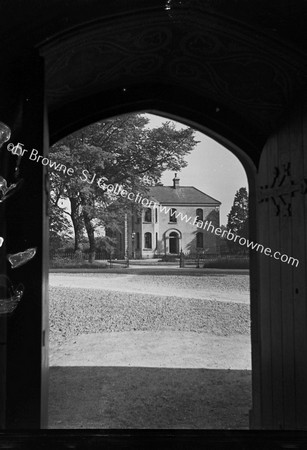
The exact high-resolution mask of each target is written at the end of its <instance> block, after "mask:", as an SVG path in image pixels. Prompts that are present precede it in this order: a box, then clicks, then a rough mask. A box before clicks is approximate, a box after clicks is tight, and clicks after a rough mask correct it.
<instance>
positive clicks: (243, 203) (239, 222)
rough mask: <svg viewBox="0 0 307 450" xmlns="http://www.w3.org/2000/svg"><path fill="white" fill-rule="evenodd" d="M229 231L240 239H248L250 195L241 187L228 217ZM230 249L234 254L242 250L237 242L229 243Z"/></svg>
mask: <svg viewBox="0 0 307 450" xmlns="http://www.w3.org/2000/svg"><path fill="white" fill-rule="evenodd" d="M227 217H228V222H227V229H228V230H231V232H232V233H234V234H235V235H239V236H240V237H245V238H247V237H248V193H247V190H246V188H245V187H241V188H240V189H239V190H238V191H237V192H236V194H235V197H234V201H233V205H232V207H231V209H230V212H229V214H228V215H227ZM227 243H228V246H229V249H230V250H231V251H233V252H236V251H238V250H239V249H241V246H240V244H238V243H237V242H233V241H230V240H228V241H227Z"/></svg>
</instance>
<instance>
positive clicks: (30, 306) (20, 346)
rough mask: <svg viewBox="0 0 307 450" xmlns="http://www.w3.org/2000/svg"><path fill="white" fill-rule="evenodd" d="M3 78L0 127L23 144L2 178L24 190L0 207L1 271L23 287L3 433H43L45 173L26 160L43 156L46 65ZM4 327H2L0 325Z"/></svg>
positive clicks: (32, 58)
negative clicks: (25, 256)
mask: <svg viewBox="0 0 307 450" xmlns="http://www.w3.org/2000/svg"><path fill="white" fill-rule="evenodd" d="M5 70H6V76H5V77H4V76H2V79H1V81H2V83H1V88H0V92H1V94H2V97H1V98H2V101H1V106H0V120H3V121H4V122H6V123H7V124H8V125H9V126H10V127H11V129H12V135H11V139H10V141H9V142H10V143H13V144H15V145H16V144H18V143H20V144H23V148H24V149H26V150H27V151H26V152H24V156H22V157H21V158H20V160H19V163H20V164H19V168H18V171H19V174H17V177H16V176H15V175H16V173H17V171H16V166H17V161H18V157H17V156H15V155H12V154H11V153H10V152H9V151H7V149H6V146H5V148H4V150H2V153H1V167H0V171H1V173H0V175H2V176H5V177H6V178H7V180H9V181H10V182H13V181H14V180H21V179H22V180H23V183H22V185H21V188H20V189H19V190H17V191H16V193H14V194H13V195H12V196H11V197H10V198H8V199H7V201H6V202H5V204H3V205H2V208H1V212H0V214H1V228H2V229H1V232H2V233H4V234H5V248H4V250H5V251H2V253H1V268H2V271H5V272H6V273H7V275H8V276H9V278H10V280H11V282H12V285H13V286H16V285H17V284H19V283H22V284H23V285H24V288H25V290H24V295H23V297H22V299H21V301H20V303H19V305H18V307H17V308H16V310H15V311H14V313H13V314H12V315H11V316H10V317H7V318H4V319H2V322H3V323H2V328H1V329H2V331H1V333H0V336H1V348H2V351H1V355H2V356H0V357H1V358H2V361H1V363H2V364H1V367H2V369H1V373H2V376H1V377H0V383H1V387H0V391H1V392H2V393H3V395H5V398H4V402H0V405H1V406H0V411H1V414H0V417H1V427H2V428H7V429H13V428H15V429H25V428H27V429H30V428H40V427H45V426H46V425H47V406H48V405H47V388H48V380H47V377H48V354H47V344H48V297H47V282H48V279H47V276H48V267H47V261H48V255H47V248H48V246H47V232H48V220H47V215H46V213H47V211H46V205H47V202H46V179H47V178H46V173H45V167H44V166H43V165H42V164H41V163H40V162H37V161H34V160H31V159H30V155H31V152H32V149H36V150H37V152H38V155H43V154H44V152H47V151H48V133H47V118H46V110H45V101H44V66H43V60H42V59H41V58H40V57H38V56H37V55H24V60H22V61H18V62H16V61H14V59H13V58H12V59H11V60H10V61H7V65H6V67H5ZM34 247H35V248H36V249H37V250H36V255H35V256H34V258H33V259H32V260H31V261H29V262H28V263H26V264H24V265H22V266H20V267H18V268H12V267H11V265H10V264H9V263H8V262H7V259H6V255H7V253H10V254H15V253H18V252H22V251H25V250H26V249H28V248H34ZM0 325H1V324H0Z"/></svg>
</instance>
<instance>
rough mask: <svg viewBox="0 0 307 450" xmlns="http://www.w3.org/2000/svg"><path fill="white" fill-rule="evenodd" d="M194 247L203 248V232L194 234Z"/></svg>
mask: <svg viewBox="0 0 307 450" xmlns="http://www.w3.org/2000/svg"><path fill="white" fill-rule="evenodd" d="M196 247H197V248H204V235H203V233H197V234H196Z"/></svg>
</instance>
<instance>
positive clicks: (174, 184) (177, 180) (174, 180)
mask: <svg viewBox="0 0 307 450" xmlns="http://www.w3.org/2000/svg"><path fill="white" fill-rule="evenodd" d="M179 181H180V178H177V173H175V178H173V188H174V189H176V188H177V187H179Z"/></svg>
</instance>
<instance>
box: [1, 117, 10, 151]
mask: <svg viewBox="0 0 307 450" xmlns="http://www.w3.org/2000/svg"><path fill="white" fill-rule="evenodd" d="M10 137H11V129H10V128H9V127H8V126H7V125H5V123H3V122H0V148H1V147H2V145H3V144H4V143H5V142H7V141H8V140H9V139H10Z"/></svg>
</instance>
